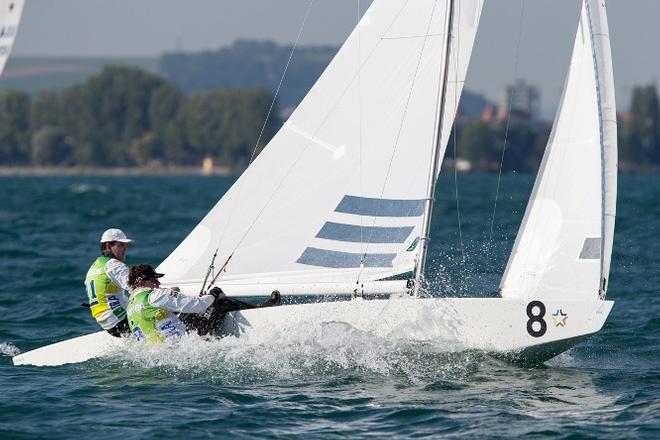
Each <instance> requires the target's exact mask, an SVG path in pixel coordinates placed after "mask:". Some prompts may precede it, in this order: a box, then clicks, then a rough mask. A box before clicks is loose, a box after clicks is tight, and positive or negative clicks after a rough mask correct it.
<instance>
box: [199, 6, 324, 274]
mask: <svg viewBox="0 0 660 440" xmlns="http://www.w3.org/2000/svg"><path fill="white" fill-rule="evenodd" d="M315 2H316V0H310V1H309V4H308V5H307V10H306V11H305V15H304V16H303V20H302V23H301V24H300V28H299V29H298V34H297V35H296V39H295V41H294V43H293V45H292V47H291V52H290V53H289V58H288V59H287V62H286V65H285V66H284V71H283V72H282V76H281V78H280V81H279V83H278V85H277V89H276V90H275V94H274V96H273V100H272V101H271V103H270V107H269V108H268V113H267V114H266V118H265V119H264V123H263V125H262V126H261V131H260V132H259V136H258V137H257V141H256V143H255V145H254V148H253V149H252V155H251V156H250V161H249V162H248V166H250V165H251V164H252V162H254V159H255V157H256V154H257V150H258V149H259V144H261V140H262V138H263V135H264V133H265V131H266V127H267V126H268V122H269V120H270V117H271V115H272V113H273V110H274V109H275V104H276V103H277V98H278V96H279V94H280V90H281V89H282V84H284V80H285V79H286V75H287V72H288V71H289V66H290V65H291V61H292V60H293V55H294V53H295V51H296V49H297V47H298V43H299V42H300V38H301V37H302V34H303V31H304V29H305V26H306V24H307V19H308V18H309V14H310V12H311V11H312V8H313V6H314V3H315ZM239 185H240V184H239ZM242 191H243V186H242V185H240V187H239V190H238V195H237V197H236V198H235V199H234V206H233V208H232V209H231V210H230V211H229V218H228V219H227V223H226V226H225V228H224V229H223V232H222V234H221V236H220V239H219V240H218V249H219V248H220V247H221V246H222V242H223V241H224V237H225V233H226V231H227V229H229V225H230V223H231V220H232V216H233V213H234V212H235V211H236V204H237V203H238V200H240V198H241V197H240V195H241V193H242ZM260 213H261V212H260ZM245 235H247V233H246V234H245ZM245 235H244V236H243V237H242V238H241V239H240V240H239V242H238V243H237V244H236V246H235V248H234V249H233V250H232V251H231V253H230V254H229V256H228V257H227V259H226V260H225V262H224V263H223V266H222V268H223V269H221V270H219V271H218V273H217V274H216V275H215V277H214V278H213V280H212V281H211V283H210V285H213V283H215V281H216V280H217V279H218V277H219V276H220V274H221V273H222V272H223V271H226V269H227V265H228V264H229V260H231V257H232V256H233V255H234V252H236V250H237V249H238V246H239V245H240V244H241V242H242V241H243V239H244V238H245ZM216 253H217V250H216Z"/></svg>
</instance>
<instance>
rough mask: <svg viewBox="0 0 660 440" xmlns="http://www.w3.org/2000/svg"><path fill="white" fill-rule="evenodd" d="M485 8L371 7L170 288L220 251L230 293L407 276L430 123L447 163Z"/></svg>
mask: <svg viewBox="0 0 660 440" xmlns="http://www.w3.org/2000/svg"><path fill="white" fill-rule="evenodd" d="M450 6H451V7H450ZM481 8H482V0H455V1H453V2H452V1H446V0H445V1H439V0H414V1H412V0H376V1H374V2H373V3H372V5H371V7H370V8H369V9H368V10H367V12H366V13H365V14H364V16H363V17H362V19H361V20H360V22H359V24H358V26H357V27H356V28H355V30H354V31H353V32H352V34H351V35H350V37H349V38H348V40H347V41H346V42H345V44H344V45H343V46H342V48H341V49H340V51H339V52H338V54H337V55H336V57H335V58H334V59H333V61H332V62H331V63H330V65H329V66H328V68H327V69H326V71H325V72H324V73H323V75H322V76H321V77H320V79H319V80H318V82H317V83H316V84H315V85H314V87H313V88H312V89H311V90H310V92H309V93H308V95H307V96H306V97H305V99H304V100H303V101H302V102H301V104H300V105H299V106H298V108H297V109H296V111H295V112H294V113H293V114H292V115H291V117H290V118H289V120H288V121H287V122H286V124H285V125H284V127H283V128H282V129H281V130H280V131H279V132H278V133H277V134H276V135H275V137H274V138H273V139H272V140H271V141H270V142H269V144H268V145H267V146H266V147H265V149H264V150H263V152H262V153H261V154H260V155H259V157H258V158H257V159H256V160H255V161H254V162H253V163H252V165H251V166H250V167H249V168H248V169H247V170H246V171H245V172H244V173H243V175H242V176H241V177H240V178H239V179H238V180H237V182H236V183H235V184H234V185H233V186H232V187H231V189H230V190H229V191H228V192H227V193H226V194H225V195H224V197H222V199H221V200H220V201H219V202H218V203H217V205H216V206H215V207H214V208H213V209H212V210H211V211H210V212H209V213H208V215H207V216H206V217H205V218H204V219H203V220H202V221H201V223H200V224H198V225H197V227H195V229H194V230H193V231H192V232H191V233H190V235H189V236H188V237H187V238H186V239H185V240H184V241H183V242H182V243H181V244H180V245H179V247H177V248H176V249H175V250H174V252H173V253H172V254H171V255H170V256H169V257H168V258H167V259H166V260H165V261H164V262H163V263H162V264H161V265H160V266H159V270H160V271H162V272H164V273H165V274H166V276H167V278H166V279H165V281H169V282H176V283H178V284H187V283H188V284H195V283H197V284H199V283H201V281H202V279H203V278H204V275H205V273H206V270H207V267H208V265H209V263H210V262H211V259H212V255H213V254H214V252H215V250H216V249H218V259H217V261H218V262H219V263H222V262H227V261H229V263H228V264H227V266H226V273H225V274H223V276H222V278H221V280H222V281H223V282H224V283H227V282H229V283H231V282H232V281H234V282H246V281H247V282H255V283H275V284H277V283H303V284H304V283H310V282H319V281H327V282H334V283H338V282H352V283H355V281H356V280H357V279H360V280H362V281H370V280H378V279H382V278H386V277H389V276H392V275H396V274H401V273H406V272H410V271H411V270H412V269H413V268H414V266H415V258H416V257H417V251H418V250H417V249H416V247H417V244H418V242H419V239H418V237H420V235H422V231H421V228H422V219H423V217H424V203H425V200H426V199H427V197H428V195H427V186H428V185H427V182H428V176H429V174H428V173H429V172H431V171H429V170H430V167H429V163H430V162H431V158H432V157H433V150H434V146H435V145H436V144H437V139H436V138H435V137H436V135H437V132H438V121H437V117H438V115H439V114H444V118H443V121H442V124H441V126H442V127H443V129H442V134H443V135H442V139H441V140H440V145H441V146H442V148H441V151H440V154H439V155H437V157H438V160H439V161H441V160H442V157H443V155H444V150H445V147H444V146H445V145H446V143H447V139H448V137H449V128H450V127H451V125H452V123H453V119H454V115H455V112H456V108H457V105H458V100H459V98H460V93H461V90H462V85H463V81H464V78H465V73H466V71H467V65H468V62H469V58H470V53H471V51H472V45H473V42H474V36H475V33H476V30H477V25H478V21H479V17H480V14H481ZM449 11H453V14H454V16H453V17H452V18H453V19H452V20H448V16H447V14H448V13H449ZM448 23H453V30H452V32H451V35H452V39H451V41H450V44H449V45H448V44H447V38H448V35H449V34H450V33H449V32H448V31H447V26H448ZM448 46H450V47H451V50H450V51H449V56H450V59H449V62H447V59H446V56H447V53H446V52H447V47H448ZM446 65H448V66H449V70H448V72H447V73H446V75H442V74H441V72H442V71H443V67H444V66H446ZM445 80H446V81H447V86H446V87H444V86H443V81H445ZM443 88H444V89H446V91H447V97H446V98H445V99H444V102H445V105H446V108H445V110H444V111H443V112H439V111H438V105H439V103H440V102H441V100H440V93H442V90H443ZM438 168H439V167H438Z"/></svg>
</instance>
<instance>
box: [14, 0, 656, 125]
mask: <svg viewBox="0 0 660 440" xmlns="http://www.w3.org/2000/svg"><path fill="white" fill-rule="evenodd" d="M369 3H370V1H369V0H232V1H230V0H184V1H181V0H177V1H175V0H27V1H26V6H25V10H24V14H23V21H22V24H21V29H20V31H19V34H18V37H17V40H16V44H15V46H14V52H13V54H14V55H18V56H34V55H38V56H44V55H45V56H117V57H125V56H158V55H160V54H161V53H163V52H166V51H173V50H176V49H182V50H185V51H201V50H213V49H217V48H219V47H221V46H226V45H228V44H231V43H232V42H233V41H234V40H236V39H238V38H248V39H268V40H275V41H277V42H280V43H291V42H292V41H294V40H295V39H296V36H297V35H298V31H299V30H300V27H301V22H302V20H303V17H304V16H305V12H306V11H307V8H308V6H309V5H310V4H312V7H311V10H310V14H309V19H308V21H307V23H306V26H305V27H304V29H303V33H302V36H301V40H300V42H301V44H304V45H313V44H314V45H316V44H331V45H340V44H341V43H342V42H343V40H344V39H345V38H346V37H347V36H348V34H349V32H350V31H351V29H352V28H353V26H354V25H355V23H356V21H357V17H358V14H359V11H360V10H361V11H364V10H365V9H366V8H367V7H368V5H369ZM607 4H608V15H609V22H610V33H611V40H612V57H613V62H614V71H615V84H616V89H617V90H616V91H617V102H618V107H619V108H620V109H621V108H626V107H627V106H628V102H629V99H630V90H631V88H632V86H634V85H638V84H648V83H651V82H653V83H655V82H656V80H657V78H658V76H659V73H660V58H659V57H658V47H659V45H660V26H657V25H656V22H657V20H658V18H659V17H660V1H659V0H609V1H608V3H607ZM579 9H580V0H486V1H485V5H484V10H483V14H482V18H481V25H480V28H479V33H478V35H477V40H476V43H475V48H474V52H473V56H472V61H471V64H470V70H469V72H468V77H467V83H466V88H468V89H470V90H472V91H474V92H477V93H482V94H484V95H485V96H487V97H489V98H490V99H492V100H496V99H497V98H498V94H499V90H500V89H501V87H502V86H503V85H504V84H507V83H510V82H512V81H513V79H514V78H523V79H525V80H527V81H528V82H530V83H532V84H534V85H537V86H538V87H539V88H540V90H541V94H542V105H543V108H544V112H546V113H547V112H548V111H550V109H554V107H555V106H556V104H557V101H558V99H559V95H560V92H561V88H562V85H563V82H564V77H565V75H566V69H567V66H568V62H569V59H570V52H571V48H572V43H573V38H574V36H575V30H576V26H577V20H578V16H579Z"/></svg>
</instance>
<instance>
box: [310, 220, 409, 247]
mask: <svg viewBox="0 0 660 440" xmlns="http://www.w3.org/2000/svg"><path fill="white" fill-rule="evenodd" d="M413 229H414V228H413V227H412V226H397V227H382V226H359V225H347V224H343V223H334V222H326V223H325V224H324V225H323V227H322V228H321V230H320V231H319V233H318V234H316V238H324V239H326V240H336V241H348V242H352V243H403V242H405V241H406V239H407V238H408V237H409V236H410V234H411V233H412V231H413Z"/></svg>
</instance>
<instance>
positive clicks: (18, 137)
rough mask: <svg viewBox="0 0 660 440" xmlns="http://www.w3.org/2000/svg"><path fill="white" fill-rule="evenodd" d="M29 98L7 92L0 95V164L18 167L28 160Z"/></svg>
mask: <svg viewBox="0 0 660 440" xmlns="http://www.w3.org/2000/svg"><path fill="white" fill-rule="evenodd" d="M29 111H30V97H29V95H28V94H27V93H24V92H18V91H14V90H9V91H7V92H5V93H3V94H2V95H0V163H4V164H7V165H20V164H24V163H27V162H28V160H29V158H30V147H29Z"/></svg>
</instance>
